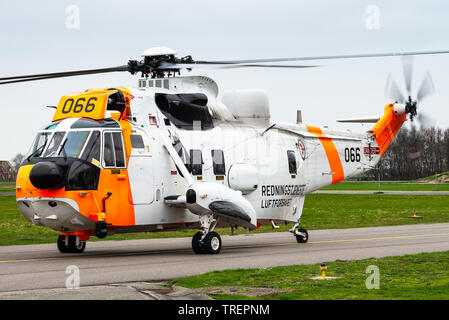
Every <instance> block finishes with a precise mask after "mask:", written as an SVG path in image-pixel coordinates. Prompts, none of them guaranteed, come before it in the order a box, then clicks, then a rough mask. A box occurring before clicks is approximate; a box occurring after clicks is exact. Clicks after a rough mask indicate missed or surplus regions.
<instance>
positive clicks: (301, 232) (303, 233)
mask: <svg viewBox="0 0 449 320" xmlns="http://www.w3.org/2000/svg"><path fill="white" fill-rule="evenodd" d="M295 237H296V241H297V242H298V243H306V242H307V241H308V240H309V233H308V232H307V230H306V229H298V230H296V231H295Z"/></svg>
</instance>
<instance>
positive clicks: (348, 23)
mask: <svg viewBox="0 0 449 320" xmlns="http://www.w3.org/2000/svg"><path fill="white" fill-rule="evenodd" d="M73 6H75V7H73ZM73 8H75V11H74V9H73ZM77 10H79V25H77V23H76V22H77V21H76V20H77V19H74V15H73V14H74V13H75V14H76V11H77ZM377 13H378V14H377ZM0 15H1V19H0V37H1V51H0V55H1V59H0V76H9V75H23V74H29V73H45V72H57V71H66V70H77V69H87V68H97V67H98V68H99V67H110V66H117V65H123V64H126V63H127V61H128V60H129V59H137V58H140V57H139V55H140V53H142V52H143V51H144V50H145V49H147V48H149V47H154V46H168V47H171V48H173V49H174V50H175V51H176V52H178V54H179V56H185V55H192V56H193V57H194V58H195V59H198V60H203V59H208V60H214V59H255V58H276V57H301V56H319V55H337V54H356V53H381V52H404V51H422V50H449V19H448V17H449V2H448V1H432V0H429V1H410V0H408V1H400V0H396V1H379V0H372V1H364V0H353V1H335V0H334V1H332V0H330V1H319V0H315V1H298V0H296V1H281V0H277V1H261V0H257V1H256V0H255V1H241V0H240V1H234V0H226V1H217V0H214V1H211V0H201V1H192V0H189V1H177V0H172V1H111V0H109V1H61V0H58V1H44V0H40V1H34V2H30V1H23V0H14V1H10V0H2V1H1V2H0ZM78 27H79V28H78ZM311 64H319V65H320V66H321V67H320V68H310V69H289V70H285V69H263V70H262V69H239V70H203V69H201V70H197V71H195V73H197V74H200V73H201V74H205V75H207V76H210V77H212V78H213V79H215V81H217V83H218V85H219V88H220V92H223V91H225V90H228V89H237V88H262V89H264V90H265V91H266V92H267V94H268V96H269V100H270V105H271V117H272V119H274V120H279V121H285V122H294V121H295V119H296V110H297V109H298V108H300V109H302V112H303V121H304V122H305V123H306V124H310V125H317V126H323V125H327V126H329V127H334V128H351V130H353V131H359V132H363V131H366V130H368V129H369V128H370V126H369V125H365V126H362V125H360V124H352V125H349V126H348V125H345V126H344V127H342V125H341V124H337V123H336V122H335V120H336V119H340V118H354V117H371V116H377V115H381V114H382V113H383V109H384V106H385V104H386V103H388V102H389V100H388V99H387V98H386V97H385V96H384V90H385V84H386V79H387V76H388V74H389V73H391V74H392V75H393V76H394V77H395V78H396V80H397V82H398V83H399V85H400V86H401V87H403V75H402V69H401V68H402V66H401V59H400V58H399V57H392V58H370V59H356V60H339V61H321V62H319V63H316V62H314V63H311ZM426 71H429V72H430V73H431V75H432V78H433V81H434V84H435V88H436V93H435V94H434V95H433V96H432V97H429V98H428V99H426V100H425V101H424V102H423V103H422V104H421V105H420V107H421V110H424V111H425V112H426V113H427V114H429V115H431V116H433V117H434V118H435V123H436V125H438V126H440V127H441V128H446V127H449V103H448V101H449V83H448V81H447V78H448V74H449V55H438V56H421V57H416V58H415V59H414V75H413V86H414V88H415V89H416V88H417V87H418V85H419V83H420V81H421V80H422V77H423V75H424V74H425V72H426ZM192 74H193V73H192ZM136 85H137V77H136V76H131V75H129V74H125V73H112V74H105V75H92V76H81V77H73V78H63V79H53V80H44V81H36V82H28V83H21V84H20V83H19V84H12V85H4V86H0V97H1V98H0V99H1V108H2V117H3V119H2V126H1V129H0V130H1V140H0V141H1V143H0V147H1V148H0V160H3V159H6V160H10V159H11V158H12V157H14V155H15V154H16V153H18V152H21V153H25V152H27V150H28V148H29V145H30V144H31V142H32V140H33V138H34V136H35V131H36V130H38V129H39V128H41V127H42V126H44V125H45V124H47V123H49V122H50V121H51V118H52V114H53V110H51V109H48V108H45V106H47V105H56V104H57V103H58V101H59V98H60V97H61V96H62V95H64V94H67V93H70V92H77V91H84V90H86V89H89V88H103V87H112V86H130V87H132V86H136ZM415 92H416V91H415Z"/></svg>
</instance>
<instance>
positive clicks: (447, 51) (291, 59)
mask: <svg viewBox="0 0 449 320" xmlns="http://www.w3.org/2000/svg"><path fill="white" fill-rule="evenodd" d="M443 53H449V50H441V51H416V52H390V53H368V54H349V55H335V56H311V57H297V58H275V59H249V60H218V61H193V62H192V64H248V63H264V62H286V61H307V60H332V59H356V58H375V57H393V56H416V55H428V54H443Z"/></svg>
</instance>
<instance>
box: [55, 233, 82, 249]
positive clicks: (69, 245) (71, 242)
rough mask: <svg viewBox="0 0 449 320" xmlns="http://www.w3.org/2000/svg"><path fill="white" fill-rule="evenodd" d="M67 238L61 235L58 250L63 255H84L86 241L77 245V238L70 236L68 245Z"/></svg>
mask: <svg viewBox="0 0 449 320" xmlns="http://www.w3.org/2000/svg"><path fill="white" fill-rule="evenodd" d="M65 237H66V236H63V235H60V236H59V237H58V249H59V252H61V253H82V252H84V249H86V241H78V245H77V244H76V236H69V239H68V240H69V241H68V243H67V245H66V241H65Z"/></svg>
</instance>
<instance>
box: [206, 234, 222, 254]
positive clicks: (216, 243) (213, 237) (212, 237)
mask: <svg viewBox="0 0 449 320" xmlns="http://www.w3.org/2000/svg"><path fill="white" fill-rule="evenodd" d="M203 248H204V252H205V253H209V254H217V253H220V249H221V238H220V235H219V234H218V233H216V232H209V233H208V234H206V236H205V237H204V239H203Z"/></svg>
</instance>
